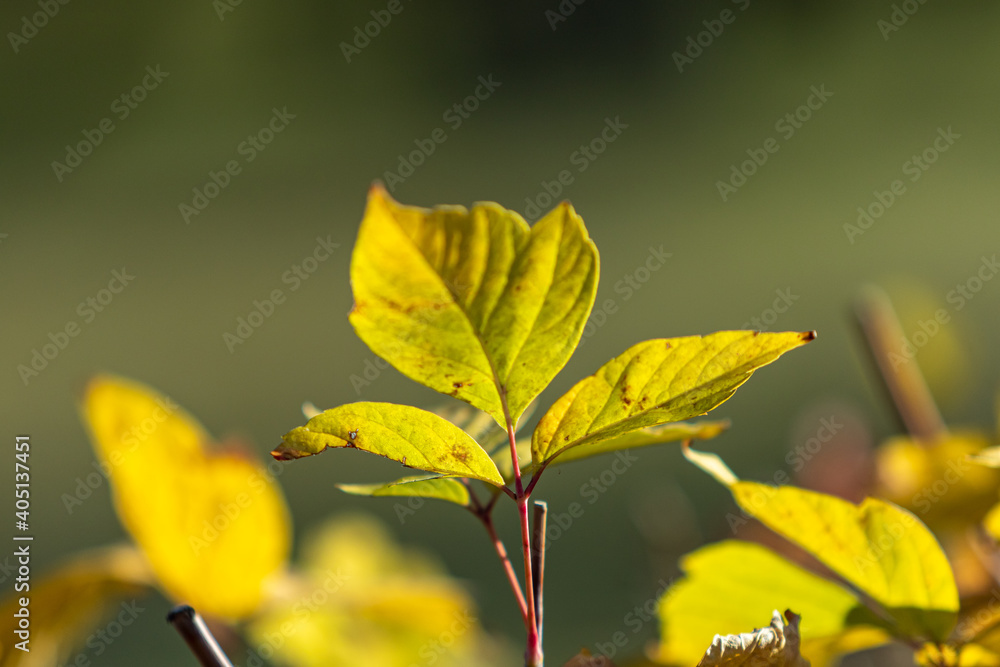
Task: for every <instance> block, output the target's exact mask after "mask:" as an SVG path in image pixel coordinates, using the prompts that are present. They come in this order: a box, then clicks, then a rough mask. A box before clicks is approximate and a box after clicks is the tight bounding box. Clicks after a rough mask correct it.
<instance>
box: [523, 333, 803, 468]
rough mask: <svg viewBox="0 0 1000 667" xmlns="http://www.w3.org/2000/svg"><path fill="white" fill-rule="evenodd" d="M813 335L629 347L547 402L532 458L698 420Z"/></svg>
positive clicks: (726, 336) (715, 337)
mask: <svg viewBox="0 0 1000 667" xmlns="http://www.w3.org/2000/svg"><path fill="white" fill-rule="evenodd" d="M815 337H816V334H815V333H814V332H811V331H809V332H805V333H759V332H756V331H720V332H718V333H714V334H710V335H708V336H688V337H685V338H663V339H656V340H648V341H645V342H643V343H639V344H637V345H633V346H632V347H630V348H629V349H628V350H626V351H625V352H624V353H622V354H621V355H619V356H618V357H616V358H614V359H612V360H611V361H609V362H608V363H606V364H604V365H603V366H601V368H600V369H598V371H597V372H596V373H595V374H594V375H591V376H590V377H587V378H584V379H583V380H581V381H580V382H578V383H577V384H576V385H575V386H574V387H573V388H572V389H570V390H569V392H568V393H567V394H565V395H564V396H563V397H562V398H560V399H559V400H558V401H556V402H555V404H554V405H553V406H552V407H551V408H550V409H549V411H548V412H547V413H545V416H543V417H542V419H541V421H540V422H539V423H538V426H537V427H536V428H535V432H534V435H533V436H532V440H531V452H532V458H533V460H534V461H535V463H536V464H539V465H540V464H543V463H545V462H546V461H549V460H551V459H553V458H555V457H556V456H559V455H560V454H562V453H563V452H565V451H566V450H568V449H570V448H573V447H586V448H590V447H594V446H595V445H597V444H598V443H600V442H602V441H605V440H610V439H611V438H616V437H618V436H622V435H625V434H627V433H629V432H631V431H635V430H638V429H641V428H645V427H648V426H657V425H659V424H666V423H669V422H678V421H683V420H685V419H690V418H692V417H697V416H698V415H702V414H705V413H706V412H708V411H709V410H711V409H712V408H714V407H716V406H718V405H719V404H721V403H723V402H724V401H726V400H727V399H728V398H729V397H730V396H732V395H733V394H734V393H735V392H736V389H737V388H739V386H740V385H742V384H743V383H744V382H746V381H747V380H748V379H749V378H750V376H751V375H752V374H753V372H754V370H755V369H757V368H759V367H761V366H764V365H766V364H769V363H771V362H772V361H774V360H775V359H777V358H778V357H779V356H781V355H782V354H784V353H785V352H787V351H789V350H791V349H794V348H796V347H799V346H800V345H804V344H806V343H808V342H809V341H811V340H813V339H814V338H815Z"/></svg>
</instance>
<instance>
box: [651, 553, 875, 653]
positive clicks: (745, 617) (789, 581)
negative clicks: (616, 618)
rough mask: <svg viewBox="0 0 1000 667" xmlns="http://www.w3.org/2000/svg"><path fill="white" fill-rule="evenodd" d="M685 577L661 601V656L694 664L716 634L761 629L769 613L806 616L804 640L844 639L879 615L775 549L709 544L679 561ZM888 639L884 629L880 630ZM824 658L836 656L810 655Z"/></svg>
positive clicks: (873, 620)
mask: <svg viewBox="0 0 1000 667" xmlns="http://www.w3.org/2000/svg"><path fill="white" fill-rule="evenodd" d="M681 569H683V570H684V578H683V579H682V580H680V581H679V582H677V583H675V584H674V585H673V586H672V587H671V588H670V589H669V590H668V591H667V592H666V594H665V595H664V596H663V597H662V598H661V599H660V603H659V615H660V620H661V623H662V630H661V637H662V643H661V646H660V649H659V653H658V656H657V657H658V660H659V661H661V662H664V663H667V664H671V665H684V666H688V665H693V664H695V663H696V662H697V661H698V660H699V659H701V657H702V656H703V654H704V652H705V647H706V646H708V645H709V644H711V643H712V641H713V638H714V636H715V635H717V634H722V635H726V634H736V633H739V632H741V631H745V630H746V629H747V628H751V627H755V626H757V625H758V624H759V623H760V619H761V618H767V617H768V616H769V615H770V614H771V611H773V610H774V609H775V608H778V609H789V608H790V609H795V610H797V611H800V612H801V614H802V625H801V633H802V640H803V642H809V641H815V640H822V639H829V638H832V637H838V636H840V635H842V634H843V633H845V632H847V631H848V629H849V628H851V627H852V625H853V624H867V625H865V627H870V626H871V625H872V624H874V623H877V622H878V621H877V619H875V618H874V616H873V615H872V614H871V613H870V612H868V610H867V609H865V608H864V607H863V606H862V605H861V603H860V602H859V601H858V599H857V598H856V597H855V596H854V595H853V594H852V593H851V592H849V591H847V590H846V589H845V588H843V587H841V586H839V585H838V584H835V583H834V582H831V581H829V580H826V579H823V578H822V577H820V576H818V575H815V574H813V573H811V572H808V571H806V570H804V569H803V568H801V567H799V566H798V565H794V564H793V563H791V562H789V561H788V560H786V559H784V558H783V557H781V556H779V555H777V554H775V553H774V552H772V551H770V550H769V549H767V548H765V547H762V546H760V545H757V544H752V543H750V542H738V541H735V540H730V541H726V542H720V543H718V544H713V545H710V546H707V547H703V548H701V549H699V550H698V551H695V552H694V553H691V554H688V555H687V556H685V557H684V559H683V560H682V561H681ZM875 632H876V636H877V637H878V638H879V641H877V642H873V644H869V645H874V643H882V642H885V641H888V636H887V635H886V633H885V632H884V631H881V630H876V631H875ZM804 655H806V657H808V658H809V659H810V660H813V661H817V664H822V662H823V661H824V660H826V659H829V658H832V657H833V655H836V654H823V653H822V651H816V652H814V653H806V652H804Z"/></svg>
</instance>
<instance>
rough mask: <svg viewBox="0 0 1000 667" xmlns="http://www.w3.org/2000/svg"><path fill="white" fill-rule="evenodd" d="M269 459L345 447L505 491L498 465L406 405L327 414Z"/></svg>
mask: <svg viewBox="0 0 1000 667" xmlns="http://www.w3.org/2000/svg"><path fill="white" fill-rule="evenodd" d="M283 440H284V441H283V442H282V444H281V445H279V446H278V448H277V449H275V450H274V451H273V452H271V455H272V456H274V457H275V458H277V459H297V458H301V457H303V456H311V455H313V454H319V453H320V452H322V451H323V450H325V449H326V448H327V447H348V448H353V449H360V450H361V451H365V452H371V453H372V454H378V455H379V456H384V457H386V458H389V459H392V460H393V461H398V462H399V463H402V464H403V465H404V466H407V467H410V468H417V469H418V470H427V471H428V472H434V473H438V474H440V475H447V476H449V477H469V478H473V479H481V480H482V481H484V482H489V483H490V484H495V485H497V486H502V485H503V478H501V477H500V473H499V472H498V471H497V467H496V465H495V464H494V463H493V461H492V460H491V459H490V457H489V454H487V453H486V452H485V451H484V450H483V448H482V447H480V446H479V445H478V444H476V441H475V440H473V439H472V438H470V437H469V435H468V434H467V433H466V432H465V431H463V430H462V429H460V428H458V427H457V426H455V425H454V424H452V423H451V422H449V421H448V420H447V419H443V418H441V417H438V416H437V415H436V414H434V413H433V412H427V411H426V410H421V409H419V408H414V407H411V406H409V405H395V404H393V403H366V402H362V403H348V404H347V405H341V406H340V407H337V408H333V409H332V410H326V411H324V412H323V413H321V414H319V415H317V416H315V417H313V418H312V419H310V420H309V422H308V423H307V424H306V425H305V426H299V427H298V428H294V429H292V430H291V431H289V432H288V433H286V434H285V436H284V438H283Z"/></svg>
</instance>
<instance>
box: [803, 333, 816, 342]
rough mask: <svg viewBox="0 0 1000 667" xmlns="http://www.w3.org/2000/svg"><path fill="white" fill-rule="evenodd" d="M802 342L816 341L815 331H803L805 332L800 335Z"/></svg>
mask: <svg viewBox="0 0 1000 667" xmlns="http://www.w3.org/2000/svg"><path fill="white" fill-rule="evenodd" d="M802 340H804V341H810V340H816V332H815V331H805V332H803V333H802Z"/></svg>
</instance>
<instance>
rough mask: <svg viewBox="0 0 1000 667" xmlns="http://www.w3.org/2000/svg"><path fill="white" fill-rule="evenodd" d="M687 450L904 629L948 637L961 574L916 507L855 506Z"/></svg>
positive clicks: (869, 502) (871, 502) (746, 507)
mask: <svg viewBox="0 0 1000 667" xmlns="http://www.w3.org/2000/svg"><path fill="white" fill-rule="evenodd" d="M686 453H688V454H689V458H690V459H691V460H692V461H693V462H695V463H696V465H699V466H700V467H702V468H703V469H704V470H706V472H708V473H709V474H711V475H712V476H713V477H715V478H716V479H717V480H718V481H720V482H721V483H722V484H723V485H725V486H726V487H728V488H729V490H730V491H731V492H732V494H733V498H734V499H735V500H736V502H737V504H738V505H739V506H740V507H741V508H742V509H743V511H745V512H746V513H747V514H750V515H751V516H753V517H755V518H757V519H758V520H760V521H761V522H762V523H763V524H764V525H766V526H767V527H768V528H770V529H771V530H773V531H774V532H776V533H778V534H779V535H781V536H782V537H784V538H786V539H788V540H790V541H791V542H793V543H795V544H797V545H799V546H800V547H802V548H803V549H805V550H806V551H808V552H809V553H811V554H812V555H813V556H815V557H816V558H817V559H818V560H819V561H820V562H822V563H823V564H824V565H826V566H827V567H829V568H830V569H831V570H833V571H834V572H836V573H837V574H838V575H840V576H841V577H843V578H844V579H845V580H846V581H848V582H850V583H851V584H852V585H854V586H856V587H857V588H858V589H859V590H861V591H863V592H864V593H865V594H867V595H869V596H870V597H871V598H872V599H874V600H875V601H876V602H878V603H879V604H880V605H882V606H883V607H884V608H885V610H886V612H888V613H889V614H890V616H891V617H892V618H893V620H894V621H895V623H896V626H897V629H898V632H899V633H900V634H901V635H903V636H925V637H929V638H930V639H934V640H938V641H944V640H945V639H946V638H947V637H948V633H949V632H950V631H951V629H952V627H954V625H955V620H956V617H957V612H958V591H957V588H956V586H955V577H954V575H953V574H952V571H951V566H950V564H949V563H948V558H947V557H946V556H945V553H944V551H943V550H942V549H941V546H940V545H939V544H938V542H937V540H936V539H935V538H934V535H933V534H932V533H931V532H930V530H928V529H927V527H926V526H925V525H924V524H923V523H921V522H920V520H919V519H917V517H915V516H914V515H913V514H911V513H910V512H907V511H906V510H904V509H902V508H900V507H897V506H896V505H893V504H891V503H887V502H885V501H883V500H878V499H876V498H867V499H865V500H864V502H862V503H861V504H860V505H855V504H854V503H851V502H848V501H846V500H842V499H840V498H836V497H834V496H830V495H827V494H825V493H817V492H815V491H807V490H805V489H799V488H796V487H793V486H778V487H774V486H769V485H766V484H758V483H755V482H743V481H739V480H738V479H737V478H736V476H735V475H733V473H732V472H731V471H729V469H728V468H726V467H725V464H723V463H722V462H721V460H719V459H718V457H715V456H713V455H708V454H702V453H698V452H691V451H690V450H686Z"/></svg>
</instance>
